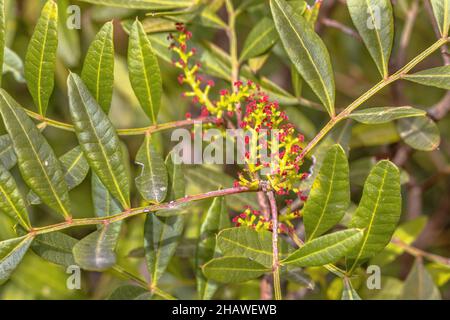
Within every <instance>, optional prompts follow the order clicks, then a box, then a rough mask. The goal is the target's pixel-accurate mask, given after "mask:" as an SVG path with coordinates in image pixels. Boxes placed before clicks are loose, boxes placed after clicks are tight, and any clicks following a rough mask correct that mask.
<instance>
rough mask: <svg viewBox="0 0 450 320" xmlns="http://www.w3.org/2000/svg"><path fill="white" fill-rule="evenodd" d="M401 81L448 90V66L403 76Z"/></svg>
mask: <svg viewBox="0 0 450 320" xmlns="http://www.w3.org/2000/svg"><path fill="white" fill-rule="evenodd" d="M403 79H406V80H409V81H412V82H416V83H420V84H423V85H425V86H432V87H437V88H441V89H445V90H450V66H443V67H437V68H432V69H427V70H423V71H419V72H417V73H413V74H407V75H404V76H403Z"/></svg>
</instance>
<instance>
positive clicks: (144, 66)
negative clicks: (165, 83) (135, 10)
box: [128, 20, 162, 124]
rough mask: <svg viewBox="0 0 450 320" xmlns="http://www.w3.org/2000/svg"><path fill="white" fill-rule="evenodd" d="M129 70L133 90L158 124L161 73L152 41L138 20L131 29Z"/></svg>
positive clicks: (153, 121) (152, 119)
mask: <svg viewBox="0 0 450 320" xmlns="http://www.w3.org/2000/svg"><path fill="white" fill-rule="evenodd" d="M128 68H129V70H130V81H131V85H132V86H133V90H134V92H135V93H136V96H137V98H138V100H139V102H140V104H141V106H142V108H143V109H144V111H145V113H146V114H147V116H148V117H149V118H150V120H151V121H152V123H153V124H156V123H157V117H158V111H159V105H160V103H161V94H162V80H161V72H160V70H159V64H158V59H157V58H156V55H155V54H154V53H153V49H152V45H151V43H150V40H149V39H148V38H147V35H146V34H145V31H144V28H143V27H142V24H141V23H140V22H139V21H138V20H136V21H135V22H134V23H133V26H132V27H131V33H130V42H129V45H128Z"/></svg>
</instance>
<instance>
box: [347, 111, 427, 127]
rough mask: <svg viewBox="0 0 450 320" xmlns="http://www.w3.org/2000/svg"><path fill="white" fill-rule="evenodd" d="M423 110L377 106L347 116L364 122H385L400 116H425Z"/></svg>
mask: <svg viewBox="0 0 450 320" xmlns="http://www.w3.org/2000/svg"><path fill="white" fill-rule="evenodd" d="M426 114H427V113H426V112H425V111H424V110H420V109H416V108H413V107H378V108H369V109H364V110H358V111H355V112H353V113H351V114H350V115H349V116H348V117H349V118H351V119H353V120H356V121H358V122H361V123H365V124H379V123H386V122H390V121H393V120H397V119H401V118H412V117H420V116H425V115H426Z"/></svg>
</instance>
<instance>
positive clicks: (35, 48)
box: [25, 0, 58, 115]
mask: <svg viewBox="0 0 450 320" xmlns="http://www.w3.org/2000/svg"><path fill="white" fill-rule="evenodd" d="M57 47H58V6H57V4H56V2H54V1H53V0H49V1H47V3H46V4H45V6H44V8H43V9H42V13H41V17H40V18H39V21H38V23H37V25H36V28H35V29H34V33H33V36H32V37H31V40H30V43H29V45H28V49H27V54H26V57H25V79H26V80H27V85H28V89H29V91H30V93H31V96H32V97H33V100H34V103H35V104H36V106H37V108H38V111H39V114H41V115H45V112H46V111H47V106H48V102H49V100H50V96H51V94H52V92H53V86H54V82H55V80H54V76H55V75H54V73H55V67H56V50H57Z"/></svg>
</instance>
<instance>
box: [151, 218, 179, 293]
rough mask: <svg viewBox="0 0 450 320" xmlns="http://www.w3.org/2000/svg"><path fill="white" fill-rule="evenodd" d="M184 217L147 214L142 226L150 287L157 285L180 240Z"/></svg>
mask: <svg viewBox="0 0 450 320" xmlns="http://www.w3.org/2000/svg"><path fill="white" fill-rule="evenodd" d="M184 221H185V217H184V216H183V215H174V216H170V217H159V216H156V215H154V214H149V215H147V217H146V220H145V226H144V249H145V256H146V260H147V268H148V270H149V272H150V276H151V281H152V285H155V286H156V285H157V284H158V281H159V279H160V278H161V276H162V275H163V274H164V272H165V271H166V269H167V266H168V265H169V262H170V259H171V258H172V257H173V255H174V254H175V250H176V248H177V246H178V243H179V241H180V239H181V236H182V233H183V228H184Z"/></svg>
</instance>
